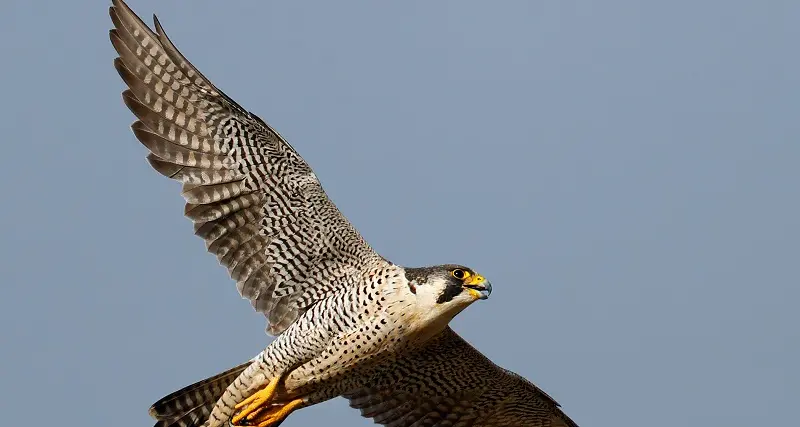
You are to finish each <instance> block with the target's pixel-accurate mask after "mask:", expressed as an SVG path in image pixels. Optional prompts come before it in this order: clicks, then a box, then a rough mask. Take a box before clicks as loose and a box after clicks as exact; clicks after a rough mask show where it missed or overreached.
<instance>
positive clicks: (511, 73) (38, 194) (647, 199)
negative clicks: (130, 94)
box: [0, 0, 800, 427]
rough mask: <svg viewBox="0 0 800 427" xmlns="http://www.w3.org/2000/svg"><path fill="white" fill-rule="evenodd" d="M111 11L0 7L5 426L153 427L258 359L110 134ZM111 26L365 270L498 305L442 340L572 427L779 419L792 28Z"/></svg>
mask: <svg viewBox="0 0 800 427" xmlns="http://www.w3.org/2000/svg"><path fill="white" fill-rule="evenodd" d="M108 5H109V3H108V2H106V1H73V2H66V1H53V0H50V1H36V2H33V1H27V0H11V1H9V0H6V1H4V2H2V4H1V5H0V49H2V58H3V60H2V66H0V76H1V77H2V81H3V83H4V84H3V88H2V102H0V135H2V156H0V183H2V184H0V185H2V192H3V202H0V204H1V205H2V209H0V219H1V220H2V224H4V226H5V227H4V231H3V236H2V240H0V277H2V280H3V285H2V288H0V292H2V294H0V325H2V330H1V331H0V334H1V335H0V338H2V341H0V342H1V343H2V344H0V348H1V350H0V354H2V363H1V364H0V378H2V380H0V408H2V418H3V422H2V424H3V425H8V426H14V425H30V424H31V423H34V424H41V423H51V421H53V420H55V422H57V424H58V425H60V426H104V425H108V426H114V427H143V426H149V425H151V423H152V421H151V420H150V419H149V417H148V415H147V408H148V406H149V405H150V404H151V403H152V402H153V401H155V400H156V399H158V398H159V397H161V396H162V395H164V394H167V393H169V392H171V391H173V390H175V389H177V388H180V387H182V386H184V385H186V384H189V383H191V382H194V381H196V380H199V379H202V378H204V377H206V376H209V375H212V374H214V373H217V372H219V371H221V370H224V369H226V368H228V367H230V366H232V365H234V364H237V363H240V362H242V361H244V360H247V359H248V358H250V357H251V356H253V355H255V354H256V353H257V352H259V351H260V350H261V349H262V348H263V347H264V346H265V345H266V344H267V343H268V342H269V341H268V340H269V338H268V337H267V336H266V335H265V334H264V333H263V328H264V321H263V319H262V317H261V316H260V315H258V314H256V313H255V312H253V311H252V309H251V308H250V306H249V304H248V303H247V301H244V300H242V299H240V298H239V296H238V294H237V293H236V290H235V287H234V284H233V282H232V281H231V280H230V279H228V277H227V274H226V272H225V271H224V269H223V268H221V267H219V266H218V265H217V263H216V260H215V258H214V257H213V256H211V255H209V254H207V253H206V252H205V250H204V247H203V243H202V241H201V240H200V239H199V238H197V237H194V236H193V235H192V232H191V224H190V222H189V221H188V220H187V219H185V218H183V216H182V208H183V200H182V199H181V197H180V196H179V185H178V184H177V183H175V182H171V181H169V180H167V179H165V178H163V177H161V176H159V175H158V174H156V173H155V172H154V171H152V170H151V169H150V167H149V166H148V164H147V163H146V161H145V160H144V156H145V154H146V150H145V148H144V147H142V146H141V145H140V144H139V143H138V142H137V141H136V140H135V139H134V137H133V135H132V133H131V132H130V130H129V128H128V126H129V125H130V124H131V122H132V121H133V120H134V118H133V115H132V114H131V113H130V112H129V111H128V110H127V108H126V107H125V106H124V105H123V103H122V101H121V98H120V92H121V91H122V90H123V88H124V85H123V83H122V81H121V80H120V79H119V77H118V76H117V74H116V72H115V70H114V68H113V66H112V59H113V58H114V57H115V53H114V51H113V49H112V47H111V44H110V43H109V41H108V29H109V28H110V27H111V22H110V20H109V18H108V13H107V8H108ZM131 6H132V7H133V9H134V10H135V11H136V12H138V13H139V14H140V15H142V16H143V17H146V19H147V20H148V22H149V17H150V15H151V14H152V13H153V12H156V13H157V14H158V15H159V17H160V18H161V20H162V22H163V24H164V26H165V28H166V29H167V32H168V33H169V35H170V36H171V37H172V39H173V40H174V41H175V42H176V44H177V45H178V47H179V48H181V49H182V51H183V52H184V53H185V54H186V56H187V57H188V58H189V59H190V60H192V61H193V62H194V63H195V64H196V65H197V66H198V67H199V68H200V70H202V72H203V73H205V74H206V75H207V76H208V77H209V78H211V79H212V81H213V82H214V83H215V84H216V85H217V86H219V87H220V88H222V89H223V90H224V91H226V92H227V93H228V94H229V95H231V96H232V97H234V98H235V99H236V100H238V101H239V102H240V103H241V104H242V105H243V106H244V107H245V108H248V109H250V110H251V111H253V112H255V113H257V114H258V115H260V116H261V117H263V118H264V119H265V120H266V121H268V122H269V123H270V124H272V125H273V126H274V127H275V128H276V129H278V130H279V131H280V132H281V133H282V134H283V135H284V136H285V137H286V138H287V139H288V140H289V141H290V142H291V143H292V144H293V145H294V147H295V148H296V149H297V150H298V151H299V152H300V153H301V154H302V155H303V156H304V157H305V159H306V160H307V161H308V162H309V163H310V164H311V166H312V167H313V168H314V169H315V171H316V172H317V175H318V176H319V177H320V178H321V180H322V182H323V184H324V186H325V188H326V190H327V192H328V194H329V195H330V196H331V197H332V198H333V200H334V201H335V202H336V203H337V204H338V206H339V207H340V208H341V210H342V211H343V212H344V213H345V214H346V215H347V216H348V218H349V219H350V220H351V221H352V222H353V223H354V224H355V225H356V227H357V228H358V229H359V230H360V231H361V232H362V233H363V234H364V235H365V237H366V238H367V239H368V240H369V242H370V243H371V244H372V245H373V246H374V247H375V248H376V249H377V250H378V251H379V252H380V253H381V254H383V255H385V256H386V257H387V258H389V259H391V260H392V261H394V262H397V263H400V264H404V265H425V264H439V263H445V262H458V263H463V264H467V265H469V266H472V267H474V268H475V269H476V270H478V271H480V272H481V273H483V274H484V275H486V276H487V277H488V278H490V279H491V280H492V283H493V284H494V293H493V295H492V297H491V298H490V299H489V300H487V301H483V302H480V303H479V304H476V305H474V306H472V307H470V308H469V309H468V310H467V311H465V312H464V313H463V314H461V315H460V316H459V317H458V318H457V319H456V320H455V321H454V328H455V329H456V330H457V331H458V332H459V333H460V334H462V335H463V336H464V337H465V338H467V339H468V340H469V341H470V342H471V343H473V344H474V345H475V346H477V347H478V348H479V349H480V350H481V351H483V352H484V353H485V354H487V355H488V356H490V357H491V358H492V359H493V360H495V361H496V362H497V363H499V364H500V365H502V366H504V367H506V368H509V369H512V370H514V371H516V372H518V373H520V374H522V375H524V376H525V377H527V378H529V379H530V380H532V381H534V382H535V383H536V384H538V385H539V386H540V387H542V388H543V389H544V390H545V391H546V392H547V393H549V394H551V395H552V396H554V397H555V398H556V399H557V400H558V401H559V402H560V403H561V404H562V405H563V407H564V410H565V411H566V412H567V413H568V414H569V415H570V416H572V417H573V418H574V419H575V420H576V421H577V422H578V423H579V424H581V425H582V426H584V427H590V426H591V427H612V426H613V427H619V426H637V427H638V426H648V427H661V426H664V427H666V426H676V425H698V426H699V425H704V426H722V425H725V426H752V425H783V426H786V425H793V424H794V423H796V422H797V402H798V401H800V386H798V384H800V368H798V360H800V332H798V326H799V325H800V311H798V301H800V291H799V290H798V288H799V286H798V285H800V273H799V271H800V243H798V242H800V197H798V196H799V195H800V190H799V189H798V184H800V119H799V118H798V111H800V102H799V101H798V100H799V99H800V57H799V56H798V52H800V51H799V50H798V40H800V26H798V24H797V23H798V21H800V2H795V1H778V0H770V1H746V2H745V1H733V0H720V1H670V2H652V1H651V2H644V1H611V0H607V1H514V2H512V1H503V2H497V1H496V2H488V1H486V2H476V1H450V2H438V1H437V2H429V1H403V2H393V3H391V4H386V3H385V2H370V1H337V2H328V1H316V2H302V1H294V2H280V3H278V2H255V1H234V0H231V1H227V2H220V1H210V0H196V1H192V2H189V1H157V0H131ZM215 334H225V335H226V336H227V340H225V341H226V345H225V346H222V347H221V346H219V345H217V344H212V342H217V343H218V342H219V340H210V339H209V337H211V336H212V335H215ZM284 425H285V426H286V427H295V426H298V427H299V426H317V425H319V426H321V425H325V426H368V425H371V422H370V421H368V420H364V419H360V418H359V416H358V413H357V412H356V411H355V410H351V409H349V407H348V406H347V403H346V401H344V400H342V399H335V400H333V401H330V402H327V403H325V404H322V405H319V406H316V407H312V408H308V409H304V410H302V411H300V412H298V413H296V414H294V415H292V416H291V418H290V420H288V421H287V422H286V423H285V424H284Z"/></svg>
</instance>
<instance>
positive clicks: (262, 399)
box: [231, 376, 281, 426]
mask: <svg viewBox="0 0 800 427" xmlns="http://www.w3.org/2000/svg"><path fill="white" fill-rule="evenodd" d="M280 379H281V378H280V376H277V377H275V378H273V379H272V380H270V382H269V384H267V386H266V387H264V388H262V389H261V390H259V391H257V392H255V393H254V394H253V395H252V396H250V397H248V398H247V399H245V400H243V401H242V402H239V403H237V404H236V406H234V408H235V409H242V408H244V407H245V406H247V408H244V409H242V410H241V411H240V412H239V413H238V414H236V415H235V416H234V417H233V419H232V420H231V424H233V425H235V426H238V425H240V424H239V422H240V421H242V420H243V419H245V417H247V416H248V415H251V414H253V415H254V416H255V415H257V414H258V412H261V411H258V412H256V411H257V410H258V409H259V408H260V407H262V406H263V405H266V404H267V403H269V401H270V400H272V398H273V397H274V396H275V391H276V390H277V389H278V383H279V382H280ZM248 405H249V406H248ZM248 419H249V418H248Z"/></svg>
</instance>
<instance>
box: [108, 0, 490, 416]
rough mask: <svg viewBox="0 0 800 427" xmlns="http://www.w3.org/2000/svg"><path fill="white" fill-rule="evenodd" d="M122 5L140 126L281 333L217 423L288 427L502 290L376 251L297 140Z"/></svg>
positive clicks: (222, 407) (242, 377)
mask: <svg viewBox="0 0 800 427" xmlns="http://www.w3.org/2000/svg"><path fill="white" fill-rule="evenodd" d="M112 3H113V6H112V7H111V9H110V15H111V19H112V22H113V23H114V27H115V28H114V29H112V30H111V32H110V38H111V42H112V44H113V46H114V48H115V49H116V51H117V52H118V54H119V57H118V58H117V59H116V60H115V61H114V66H115V67H116V69H117V71H118V72H119V74H120V76H121V77H122V79H123V81H124V82H125V83H126V84H127V85H128V90H126V91H124V92H123V100H124V101H125V104H126V105H127V106H128V108H129V109H130V110H131V111H132V112H133V113H134V114H135V115H136V117H137V119H138V120H137V121H135V122H134V123H133V125H132V126H131V127H132V129H133V132H134V134H135V135H136V138H137V139H138V140H139V141H140V142H142V144H144V145H145V147H147V149H148V150H149V151H150V154H149V155H148V157H147V159H148V161H149V162H150V165H151V166H152V167H153V168H154V169H155V170H156V171H157V172H159V173H160V174H162V175H164V176H166V177H169V178H172V179H175V180H178V181H180V182H182V183H183V191H182V194H183V196H184V198H185V199H186V202H187V204H186V208H185V212H184V213H185V215H186V216H187V217H188V218H190V219H191V220H192V221H193V222H194V229H195V234H196V235H198V236H199V237H201V238H203V239H204V240H205V242H206V247H207V249H208V250H209V252H211V253H214V254H215V255H216V256H217V258H218V260H219V261H220V263H221V264H222V265H223V266H225V267H227V269H228V272H229V274H230V275H231V277H232V278H233V279H234V280H235V281H236V284H237V289H238V290H239V292H240V293H241V295H242V296H243V297H244V298H247V299H249V300H250V302H251V303H252V305H253V307H254V308H255V309H256V310H258V311H260V312H261V313H263V314H264V315H265V317H266V319H267V323H268V326H267V331H268V332H269V333H271V334H273V335H277V336H278V337H277V338H276V339H275V340H274V341H273V342H272V343H271V344H270V345H269V346H268V347H267V348H266V349H265V350H264V352H262V354H260V355H259V356H257V357H255V358H254V359H253V360H252V362H251V363H250V364H249V365H248V366H246V367H245V368H244V369H243V370H242V371H240V372H238V374H237V375H236V377H235V378H234V379H233V380H232V381H231V382H229V384H228V385H227V386H226V389H225V390H224V392H223V393H222V394H221V396H220V397H219V399H218V400H217V401H216V403H215V405H214V406H213V407H212V408H211V409H210V410H209V414H208V417H207V419H205V421H204V423H203V424H204V425H205V426H206V427H220V426H222V425H225V424H226V423H228V422H231V423H233V424H234V425H257V426H259V427H269V426H273V427H274V426H277V425H278V424H279V423H281V422H282V421H283V420H284V419H285V418H286V417H287V416H288V415H289V414H290V413H291V412H292V411H294V410H297V409H298V408H301V407H303V406H307V405H309V404H313V403H317V402H320V401H323V400H327V399H329V398H332V397H334V396H336V395H338V394H341V393H342V392H344V391H346V390H349V389H352V388H353V387H354V386H355V384H357V383H358V381H359V378H358V375H359V372H360V371H362V370H364V369H367V368H369V367H370V366H372V365H375V364H377V363H381V362H382V361H384V360H387V359H390V358H393V357H397V356H398V355H399V354H402V353H404V352H407V351H411V350H413V349H415V348H419V347H420V346H423V345H424V343H425V342H426V341H427V340H428V339H430V338H431V337H433V336H434V335H436V334H437V333H439V332H441V331H442V330H443V329H444V328H445V327H446V326H447V324H448V322H449V321H450V320H451V319H452V318H453V316H455V315H456V314H458V312H460V311H461V310H463V309H464V308H466V307H467V306H468V305H469V304H471V303H473V302H474V301H476V300H478V299H484V298H486V297H487V296H488V294H489V293H490V292H491V286H490V284H489V282H488V281H486V280H485V279H484V278H483V277H482V276H481V275H479V274H477V273H475V272H474V271H472V270H470V269H469V268H467V267H463V266H458V265H440V266H436V267H426V268H419V269H412V268H404V267H401V266H398V265H396V264H394V263H392V262H390V261H388V260H386V259H385V258H383V257H382V256H380V255H379V254H378V253H376V252H375V251H374V250H373V249H372V248H371V247H370V246H369V245H368V244H367V243H366V241H365V240H364V239H363V238H362V237H361V235H360V234H359V233H358V232H357V231H356V229H355V228H354V227H353V226H352V225H351V224H350V222H349V221H348V220H347V219H346V218H345V217H344V215H342V214H341V213H340V212H339V210H338V209H337V208H336V206H335V205H334V204H333V202H332V201H331V200H330V199H329V198H328V197H327V195H326V194H325V191H324V190H323V189H322V186H321V185H320V182H319V180H318V179H317V177H316V175H315V174H314V172H313V171H312V170H311V168H310V167H309V166H308V164H307V163H306V162H305V161H304V160H303V159H302V157H301V156H300V155H299V154H298V153H297V152H296V151H295V149H294V148H293V147H292V146H291V145H289V143H288V142H286V141H285V140H284V139H283V138H282V137H281V136H280V135H279V134H278V133H277V132H276V131H275V130H274V129H272V128H271V127H270V126H269V125H267V124H266V122H264V121H263V120H261V119H260V118H258V117H257V116H256V115H254V114H252V113H250V112H248V111H247V110H245V109H244V108H242V107H241V106H240V105H238V104H237V103H236V102H235V101H234V100H233V99H231V98H230V97H228V96H227V95H225V94H224V93H223V92H222V91H221V90H219V89H217V88H216V86H214V85H213V84H212V83H211V82H210V81H209V80H208V79H207V78H205V77H204V76H203V75H202V74H201V73H200V72H199V71H198V70H197V69H196V68H195V67H194V66H193V65H192V64H191V63H190V62H189V61H188V60H186V58H184V56H183V55H182V54H181V53H180V52H179V51H178V50H177V48H176V47H175V46H174V45H173V44H172V42H171V41H170V40H169V38H167V36H166V34H165V32H164V30H163V28H161V25H160V24H159V22H158V20H157V19H156V20H155V29H156V31H155V32H154V31H152V30H151V29H150V28H149V27H148V26H147V25H146V24H144V22H142V21H141V19H139V17H138V16H136V15H135V14H134V13H133V11H132V10H131V9H130V8H128V6H127V5H126V4H125V3H124V2H123V1H122V0H113V2H112ZM233 372H234V371H229V372H228V375H233ZM225 378H226V380H227V379H228V377H227V376H226V377H225ZM214 384H216V385H219V384H221V383H220V382H215V383H214ZM183 409H185V408H183ZM189 414H192V412H191V411H190V412H189ZM189 416H191V417H193V416H194V415H189ZM197 421H199V420H194V421H193V423H195V424H192V425H197Z"/></svg>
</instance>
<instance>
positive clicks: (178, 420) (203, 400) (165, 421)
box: [150, 362, 251, 427]
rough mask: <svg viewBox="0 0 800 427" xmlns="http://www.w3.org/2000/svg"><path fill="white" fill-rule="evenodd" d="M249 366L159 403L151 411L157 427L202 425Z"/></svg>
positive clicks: (177, 393)
mask: <svg viewBox="0 0 800 427" xmlns="http://www.w3.org/2000/svg"><path fill="white" fill-rule="evenodd" d="M250 364H251V362H247V363H243V364H241V365H239V366H236V367H233V368H231V369H228V370H227V371H225V372H221V373H219V374H217V375H214V376H213V377H210V378H206V379H204V380H202V381H198V382H196V383H194V384H192V385H190V386H186V387H184V388H182V389H180V390H178V391H176V392H174V393H170V394H168V395H166V396H164V397H162V398H161V399H159V400H158V402H156V403H154V404H153V406H151V407H150V416H151V417H153V418H155V419H156V420H158V423H156V427H168V426H175V427H192V426H199V425H201V424H202V423H203V422H205V420H206V419H207V418H208V415H209V414H210V413H211V409H212V408H213V407H214V404H215V403H216V402H217V400H219V398H220V397H221V396H222V393H224V392H225V389H226V388H227V387H228V386H229V385H230V384H231V383H232V382H233V380H235V379H236V377H238V376H239V374H241V373H242V372H243V371H244V370H245V369H246V368H247V367H248V366H250Z"/></svg>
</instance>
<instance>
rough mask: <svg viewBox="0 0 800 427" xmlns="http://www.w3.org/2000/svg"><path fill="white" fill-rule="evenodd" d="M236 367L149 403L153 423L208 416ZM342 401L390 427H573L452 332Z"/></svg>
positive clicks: (189, 425) (383, 366) (188, 425)
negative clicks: (154, 421)
mask: <svg viewBox="0 0 800 427" xmlns="http://www.w3.org/2000/svg"><path fill="white" fill-rule="evenodd" d="M247 365H248V364H244V365H240V366H238V367H236V368H233V369H232V370H230V371H227V372H223V373H221V374H219V375H217V376H215V377H212V378H209V379H206V380H203V381H201V382H198V383H196V384H193V385H191V386H189V387H186V388H184V389H183V390H180V391H177V392H175V393H173V394H170V395H169V396H166V397H164V398H162V399H161V400H159V401H158V402H156V403H155V404H153V406H152V407H151V408H150V414H151V415H152V416H153V417H154V418H156V419H157V420H158V423H157V424H156V426H169V425H175V426H178V427H193V426H195V425H197V423H198V421H199V420H203V419H205V417H207V416H208V414H209V413H210V411H211V407H212V406H213V405H214V402H215V401H216V399H217V398H218V397H219V396H220V395H221V394H222V391H223V390H224V389H225V387H227V385H228V384H229V383H230V382H231V381H233V379H234V378H235V377H236V375H237V374H238V373H239V372H241V371H242V370H244V369H246V367H247ZM349 386H350V387H352V388H351V389H350V390H348V391H346V392H344V393H343V396H344V397H346V398H347V399H349V400H350V406H352V407H353V408H356V409H360V410H361V415H363V416H365V417H367V418H372V419H373V420H374V421H375V422H376V423H378V424H382V425H385V426H392V427H412V426H442V427H444V426H459V427H578V425H577V424H575V422H574V421H572V420H571V419H570V418H569V417H568V416H567V415H566V414H565V413H564V412H563V411H562V410H561V409H560V406H559V404H558V403H556V401H555V400H553V398H551V397H550V396H548V395H547V394H546V393H545V392H543V391H542V390H540V389H539V388H537V387H536V386H535V385H533V384H531V383H530V382H529V381H528V380H526V379H525V378H522V377H521V376H519V375H517V374H515V373H513V372H511V371H509V370H506V369H503V368H501V367H499V366H497V365H495V364H494V363H492V361H491V360H489V359H488V358H487V357H486V356H484V355H483V354H481V353H480V352H479V351H478V350H476V349H475V348H474V347H472V346H471V345H469V344H468V343H467V342H466V341H464V339H462V338H461V337H460V336H458V334H456V333H455V332H453V330H452V329H450V328H449V327H447V328H445V330H444V331H442V332H440V333H439V334H438V335H437V336H435V337H434V338H432V339H431V340H429V341H428V342H427V343H426V344H425V345H424V346H423V347H420V348H418V349H414V350H412V351H410V352H408V353H405V354H404V355H402V356H400V357H398V358H396V359H393V360H389V361H385V362H382V363H380V364H377V365H374V366H372V367H370V368H368V369H366V370H364V371H362V372H361V373H360V375H359V376H358V381H357V383H351V384H349Z"/></svg>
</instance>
